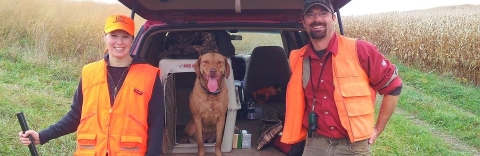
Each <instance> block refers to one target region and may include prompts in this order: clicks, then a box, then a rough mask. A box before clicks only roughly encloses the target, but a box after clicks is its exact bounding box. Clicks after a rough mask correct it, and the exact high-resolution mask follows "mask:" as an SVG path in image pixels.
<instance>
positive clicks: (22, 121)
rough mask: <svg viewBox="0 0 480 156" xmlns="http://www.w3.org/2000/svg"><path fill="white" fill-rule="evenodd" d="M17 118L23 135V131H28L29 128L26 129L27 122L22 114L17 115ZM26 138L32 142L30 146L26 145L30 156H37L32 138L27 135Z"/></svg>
mask: <svg viewBox="0 0 480 156" xmlns="http://www.w3.org/2000/svg"><path fill="white" fill-rule="evenodd" d="M17 118H18V122H19V123H20V127H22V131H23V133H25V131H27V130H29V128H28V124H27V120H26V119H25V116H24V115H23V112H20V113H17ZM28 138H29V139H30V141H31V142H32V143H30V145H28V149H29V150H30V155H32V156H38V152H37V148H35V143H34V142H33V138H32V136H31V135H29V136H28Z"/></svg>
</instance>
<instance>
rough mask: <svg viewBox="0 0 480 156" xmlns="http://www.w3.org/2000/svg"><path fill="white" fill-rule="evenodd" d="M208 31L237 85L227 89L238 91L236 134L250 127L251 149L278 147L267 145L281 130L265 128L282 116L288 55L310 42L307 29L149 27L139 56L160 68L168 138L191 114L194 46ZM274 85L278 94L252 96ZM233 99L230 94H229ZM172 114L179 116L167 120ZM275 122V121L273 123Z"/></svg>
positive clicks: (175, 141) (175, 139)
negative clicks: (251, 109)
mask: <svg viewBox="0 0 480 156" xmlns="http://www.w3.org/2000/svg"><path fill="white" fill-rule="evenodd" d="M205 32H207V33H211V34H213V36H214V37H215V40H214V41H213V42H215V44H216V45H217V47H218V49H219V52H220V53H221V54H223V55H224V56H225V57H227V58H228V60H229V63H230V65H231V68H232V70H231V71H232V73H233V74H232V75H231V76H230V77H231V78H233V84H234V89H230V88H229V92H233V93H234V99H233V100H235V101H236V102H235V103H236V104H237V105H238V106H236V107H229V110H231V109H236V114H235V116H234V117H235V120H236V121H235V125H234V126H235V133H239V132H238V131H239V130H247V131H248V133H250V134H252V138H251V148H254V149H257V147H259V143H261V146H262V147H260V148H263V147H267V150H268V148H270V150H274V149H273V148H272V147H268V143H271V142H272V141H273V139H274V138H273V137H274V136H275V135H277V134H278V133H279V131H278V130H277V131H276V132H267V129H268V128H269V127H268V126H273V125H274V124H273V123H279V122H281V121H282V120H283V119H282V117H284V116H282V115H284V114H282V113H284V112H285V90H286V86H287V83H288V80H289V78H290V67H289V65H288V54H289V52H290V50H292V49H298V48H299V47H301V46H303V45H304V44H306V43H307V42H308V41H307V40H308V37H307V36H306V35H305V34H306V33H305V32H302V31H298V30H288V29H287V30H279V29H272V30H249V29H242V30H238V29H215V30H211V29H203V30H189V31H181V30H174V29H172V30H151V31H147V32H146V33H145V34H144V35H147V36H146V38H145V39H144V40H142V41H135V42H144V43H141V44H139V45H143V46H141V47H137V55H139V56H140V57H142V58H144V59H145V60H147V61H148V63H149V64H151V65H153V66H157V67H159V68H160V70H161V73H162V74H161V75H162V76H161V79H162V82H163V84H164V88H165V104H166V115H167V119H166V120H167V121H166V123H167V129H166V131H168V132H170V133H172V132H174V137H173V138H170V140H171V141H172V142H173V144H178V143H179V141H180V139H181V138H182V136H183V129H184V127H185V125H186V124H187V123H188V121H189V120H190V117H191V115H190V112H189V111H186V110H189V106H188V98H186V97H189V95H190V92H191V91H192V88H193V83H194V82H195V77H196V76H195V73H194V72H188V71H189V70H190V71H191V69H192V68H193V65H194V63H195V61H196V59H197V58H198V57H199V53H197V51H195V50H194V48H192V47H195V46H197V48H198V46H205V42H207V41H206V39H204V38H202V37H201V36H202V35H199V34H201V33H205ZM192 51H193V52H192ZM227 80H228V79H227ZM228 82H229V81H227V83H228ZM270 86H273V87H275V89H276V91H277V94H276V95H271V96H269V97H268V100H266V99H265V97H263V96H261V95H258V96H254V94H255V92H256V91H258V90H259V89H262V88H267V87H270ZM232 90H233V91H232ZM229 98H232V97H231V96H229ZM249 102H252V103H254V105H255V118H254V119H253V120H248V119H247V104H248V103H249ZM169 103H172V104H173V105H171V104H169ZM180 112H181V113H180ZM169 116H175V117H174V118H171V117H170V118H169ZM272 117H274V119H272ZM227 120H228V119H227ZM273 120H274V121H275V122H272V121H273ZM169 124H170V126H168V125H169ZM226 129H227V128H226ZM270 129H271V128H270ZM168 132H167V133H168ZM262 133H264V134H262ZM266 133H275V134H269V135H271V136H270V137H269V138H268V137H265V134H266ZM167 135H172V134H167ZM264 138H267V139H268V140H265V139H264ZM262 139H263V140H262ZM206 145H207V144H206ZM192 146H193V145H192ZM164 150H165V149H164ZM173 153H175V152H173Z"/></svg>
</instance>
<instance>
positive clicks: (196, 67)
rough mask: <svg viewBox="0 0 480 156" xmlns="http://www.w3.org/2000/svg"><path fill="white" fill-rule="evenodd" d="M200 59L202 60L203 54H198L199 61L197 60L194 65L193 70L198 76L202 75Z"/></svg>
mask: <svg viewBox="0 0 480 156" xmlns="http://www.w3.org/2000/svg"><path fill="white" fill-rule="evenodd" d="M200 61H202V55H200V56H198V59H197V62H195V66H194V67H193V70H195V74H197V77H198V76H200Z"/></svg>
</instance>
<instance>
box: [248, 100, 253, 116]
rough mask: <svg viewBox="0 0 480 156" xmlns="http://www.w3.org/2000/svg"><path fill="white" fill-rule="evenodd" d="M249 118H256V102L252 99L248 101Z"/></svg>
mask: <svg viewBox="0 0 480 156" xmlns="http://www.w3.org/2000/svg"><path fill="white" fill-rule="evenodd" d="M247 119H248V120H253V119H255V103H254V102H253V101H251V100H249V101H248V103H247Z"/></svg>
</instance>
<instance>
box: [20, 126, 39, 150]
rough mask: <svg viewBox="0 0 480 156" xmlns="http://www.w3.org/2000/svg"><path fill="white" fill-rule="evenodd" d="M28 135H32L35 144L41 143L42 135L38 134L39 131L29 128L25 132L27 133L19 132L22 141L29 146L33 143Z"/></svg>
mask: <svg viewBox="0 0 480 156" xmlns="http://www.w3.org/2000/svg"><path fill="white" fill-rule="evenodd" d="M28 136H32V138H33V143H34V145H37V144H40V137H39V135H38V132H36V131H34V130H28V131H26V132H25V134H23V132H22V131H20V132H18V137H19V138H20V142H21V143H22V144H23V145H25V146H28V145H30V144H31V143H32V142H31V141H30V139H29V138H28Z"/></svg>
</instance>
